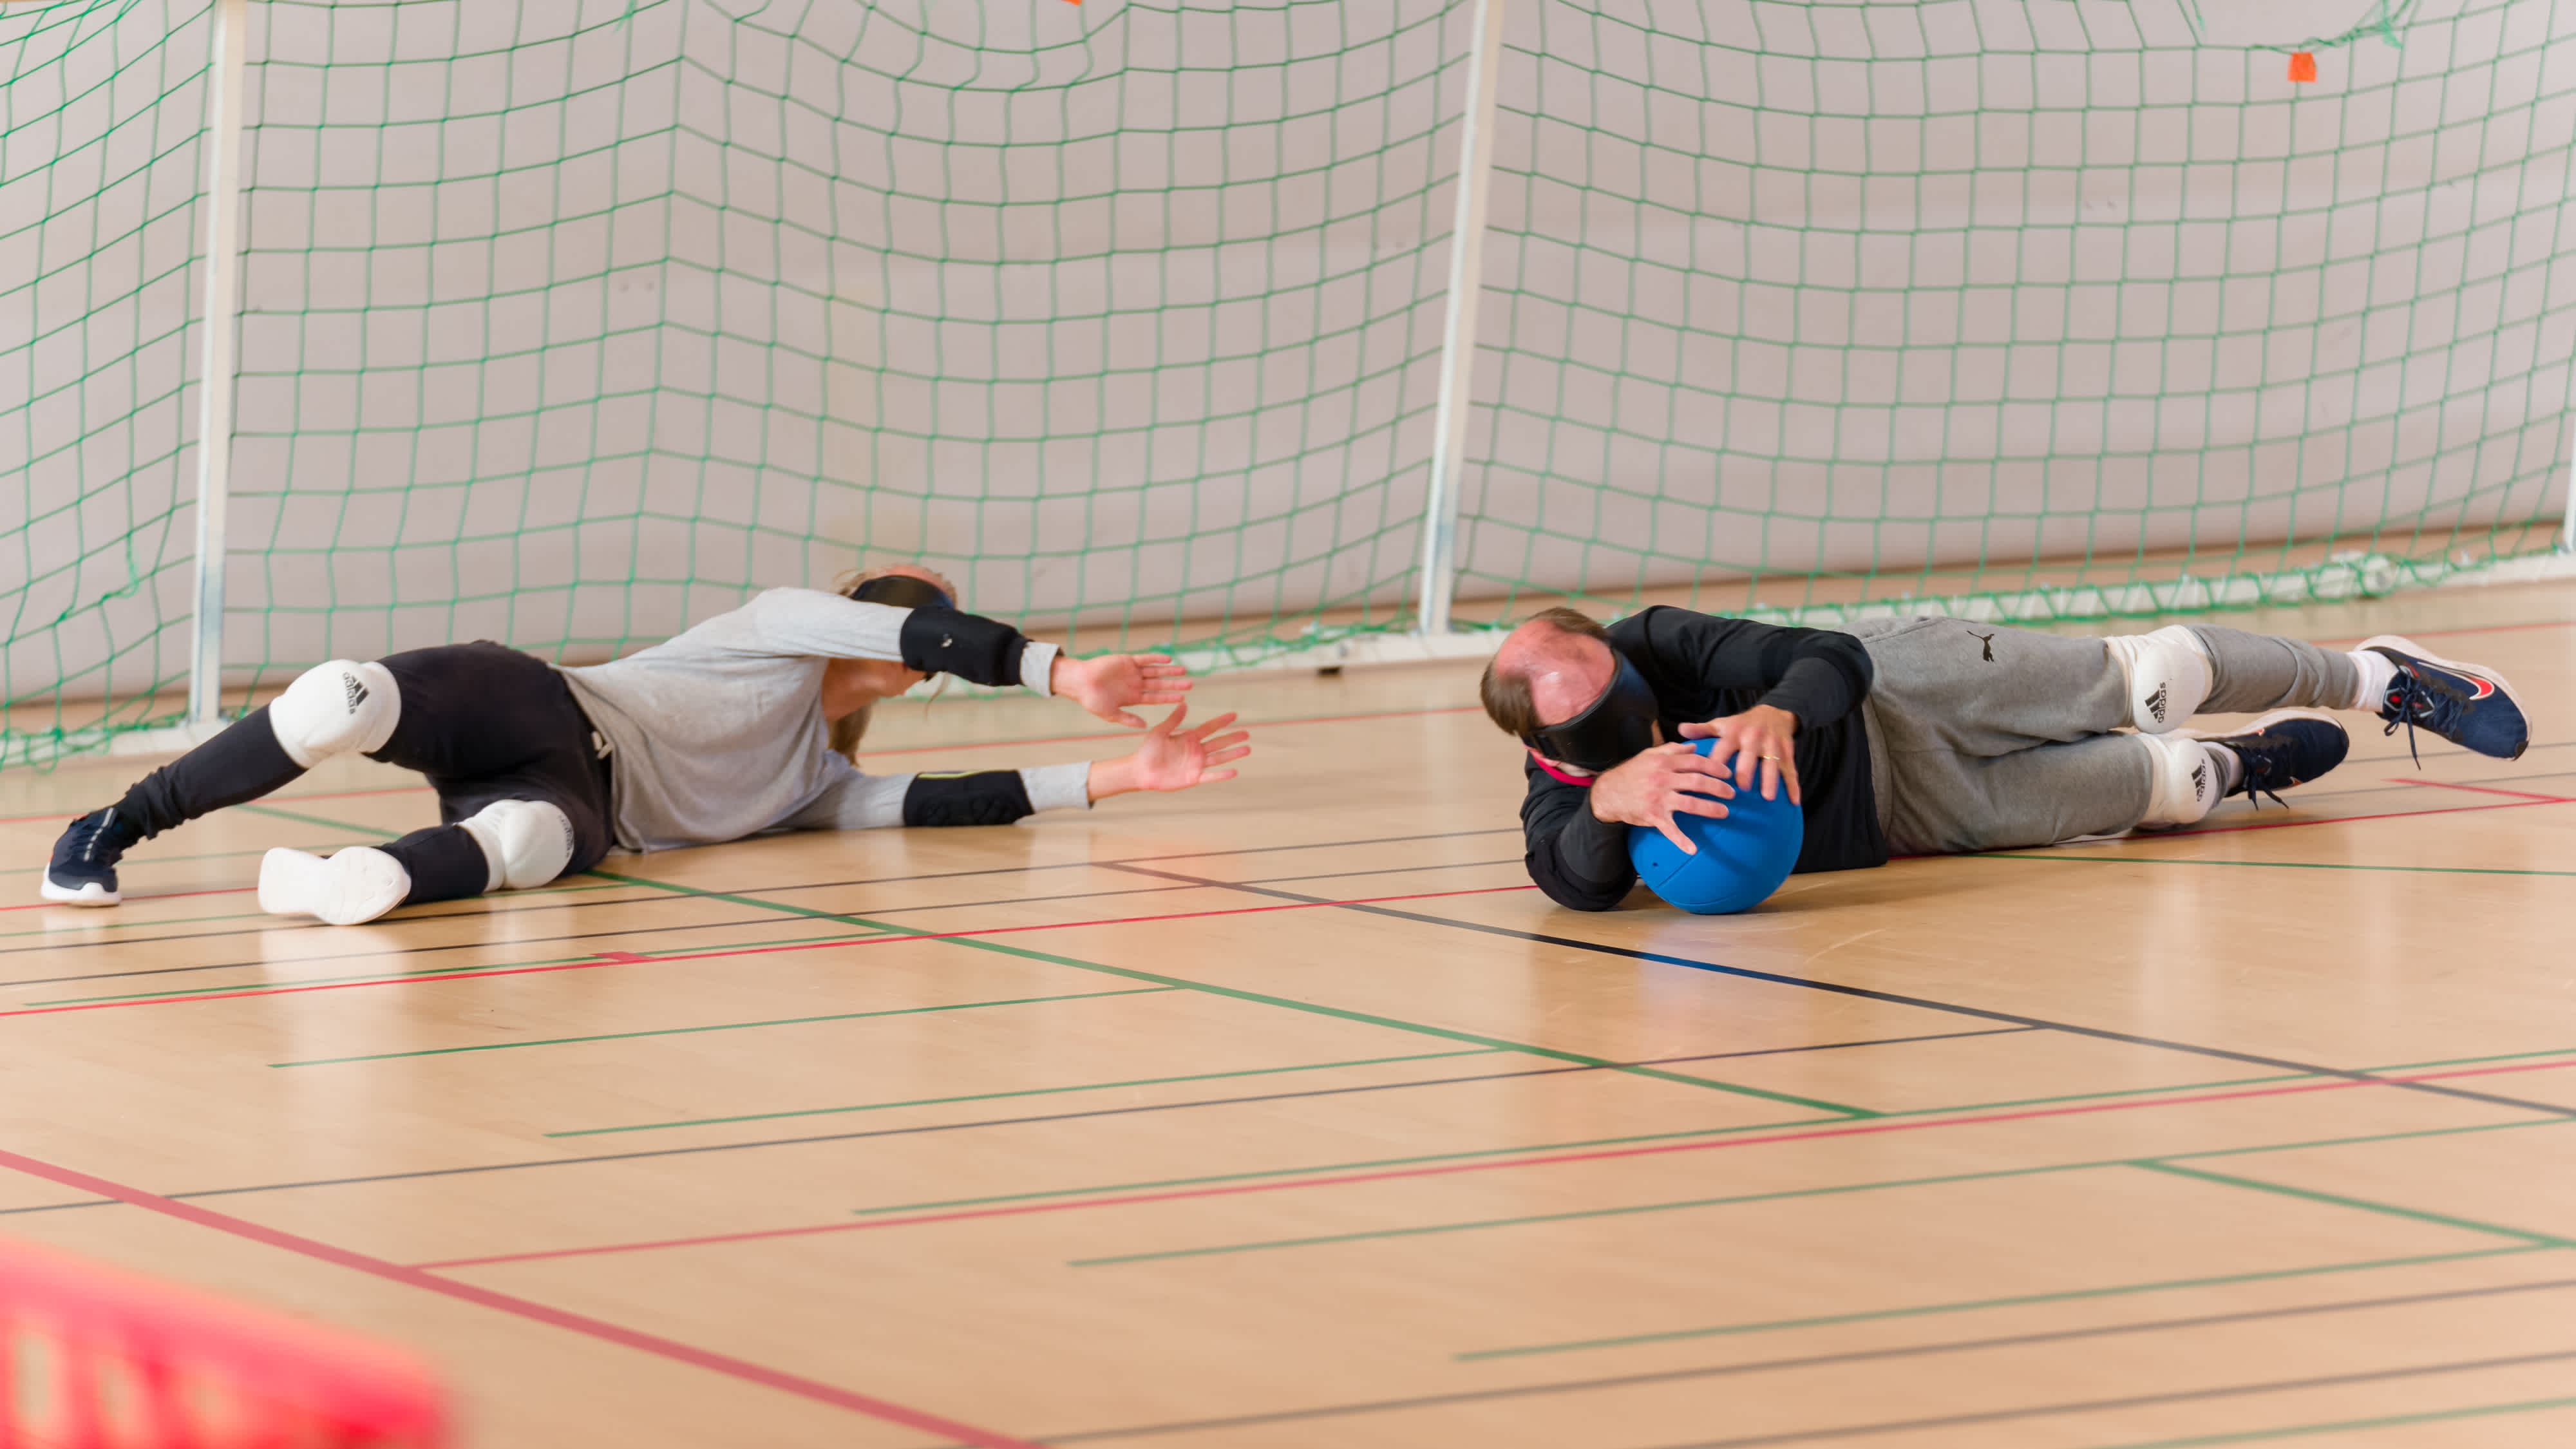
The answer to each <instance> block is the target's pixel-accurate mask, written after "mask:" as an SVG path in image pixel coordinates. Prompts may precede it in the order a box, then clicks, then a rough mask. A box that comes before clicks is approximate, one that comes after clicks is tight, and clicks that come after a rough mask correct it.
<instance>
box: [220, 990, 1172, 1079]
mask: <svg viewBox="0 0 2576 1449" xmlns="http://www.w3.org/2000/svg"><path fill="white" fill-rule="evenodd" d="M1175 989H1176V988H1174V987H1170V986H1130V987H1126V988H1124V989H1121V990H1118V991H1076V992H1070V993H1067V994H1065V995H1062V996H1015V997H1012V998H1010V999H1009V1000H1006V1001H958V1002H951V1003H949V1004H948V1005H946V1006H904V1007H896V1008H894V1009H892V1010H887V1011H842V1012H835V1013H833V1014H832V1015H829V1016H782V1017H779V1018H777V1019H776V1020H773V1021H726V1022H718V1023H716V1024H714V1025H712V1026H665V1027H659V1028H656V1029H654V1030H650V1031H609V1032H601V1033H598V1034H597V1035H594V1036H556V1037H547V1038H545V1039H543V1040H541V1041H494V1042H483V1043H480V1044H478V1045H475V1046H454V1047H426V1048H423V1049H422V1050H419V1051H409V1052H371V1053H369V1054H367V1055H365V1056H357V1057H309V1058H307V1059H305V1060H303V1061H296V1062H270V1063H269V1065H270V1066H272V1067H326V1066H331V1065H333V1064H335V1063H339V1062H383V1061H392V1060H394V1059H395V1058H397V1057H443V1056H453V1055H455V1054H456V1053H458V1052H500V1051H510V1050H513V1049H515V1048H518V1047H541V1046H568V1045H571V1044H572V1043H575V1042H586V1041H628V1040H631V1039H633V1038H635V1037H640V1036H686V1035H689V1034H691V1033H693V1032H702V1031H743V1030H747V1029H749V1028H751V1027H755V1026H802V1025H804V1024H806V1023H808V1022H816V1021H857V1020H859V1019H861V1018H863V1017H871V1016H920V1015H923V1014H925V1013H928V1012H934V1011H971V1010H973V1009H975V1008H977V1007H984V1006H1026V1005H1029V1004H1031V1003H1033V1002H1039V1001H1088V1000H1090V999H1091V998H1092V997H1095V996H1150V995H1153V994H1155V993H1157V992H1163V991H1171V990H1175Z"/></svg>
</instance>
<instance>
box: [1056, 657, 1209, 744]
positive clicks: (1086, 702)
mask: <svg viewBox="0 0 2576 1449" xmlns="http://www.w3.org/2000/svg"><path fill="white" fill-rule="evenodd" d="M1189 673H1190V670H1189V666H1188V665H1185V664H1175V663H1173V662H1172V658H1171V656H1170V655H1168V654H1103V655H1101V656H1100V657H1099V658H1097V659H1076V658H1073V657H1072V656H1071V655H1066V654H1059V655H1057V656H1056V657H1055V663H1054V664H1053V665H1052V666H1050V667H1049V668H1048V670H1047V690H1048V692H1050V693H1053V694H1060V695H1063V696H1064V697H1065V698H1067V699H1069V700H1072V701H1073V702H1074V703H1076V704H1078V705H1081V706H1082V707H1083V708H1084V709H1087V710H1089V711H1091V712H1092V713H1093V714H1095V715H1098V716H1099V717H1101V718H1102V719H1105V720H1107V721H1109V722H1110V723H1111V724H1120V725H1126V726H1128V727H1130V728H1132V729H1143V728H1144V727H1145V722H1144V721H1143V720H1141V719H1138V718H1137V717H1136V716H1134V715H1132V714H1129V713H1128V712H1127V708H1126V707H1127V706H1128V705H1131V704H1178V703H1180V702H1181V691H1183V690H1185V689H1188V688H1189V687H1190V680H1189Z"/></svg>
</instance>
